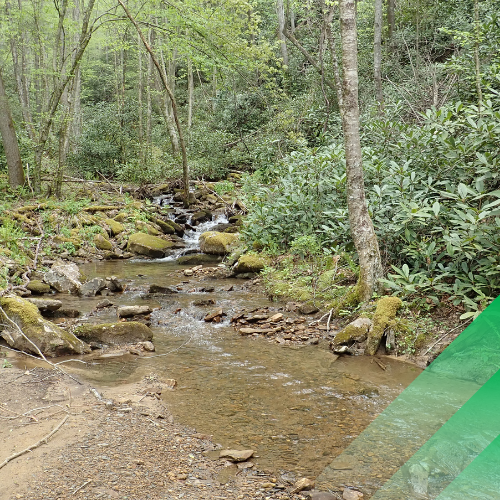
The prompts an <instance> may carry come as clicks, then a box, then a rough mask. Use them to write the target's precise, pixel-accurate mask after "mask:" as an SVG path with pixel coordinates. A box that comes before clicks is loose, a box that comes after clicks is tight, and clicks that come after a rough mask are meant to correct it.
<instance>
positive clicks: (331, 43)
mask: <svg viewBox="0 0 500 500" xmlns="http://www.w3.org/2000/svg"><path fill="white" fill-rule="evenodd" d="M321 9H322V11H323V23H324V27H325V33H326V39H327V41H328V48H329V49H330V59H331V61H332V68H333V82H334V84H335V93H336V95H337V103H338V106H339V109H340V112H342V109H343V107H344V106H343V100H342V82H341V81H340V71H339V61H338V58H337V44H336V43H335V37H334V35H333V31H332V22H333V16H334V14H335V10H334V9H335V6H334V5H331V6H330V7H329V9H327V8H326V4H325V0H321Z"/></svg>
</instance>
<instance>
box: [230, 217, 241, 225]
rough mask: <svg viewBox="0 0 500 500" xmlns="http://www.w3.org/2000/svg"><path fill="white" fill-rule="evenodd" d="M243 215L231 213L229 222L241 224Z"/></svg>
mask: <svg viewBox="0 0 500 500" xmlns="http://www.w3.org/2000/svg"><path fill="white" fill-rule="evenodd" d="M242 219H243V216H241V215H232V216H231V217H229V219H228V221H229V222H230V223H231V224H235V225H237V226H241V225H242V224H243V220H242Z"/></svg>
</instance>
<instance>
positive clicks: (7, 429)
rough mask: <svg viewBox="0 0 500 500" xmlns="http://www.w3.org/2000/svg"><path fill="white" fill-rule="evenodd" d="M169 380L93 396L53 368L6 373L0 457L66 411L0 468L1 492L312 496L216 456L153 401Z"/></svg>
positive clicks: (2, 372) (36, 495) (1, 373)
mask: <svg viewBox="0 0 500 500" xmlns="http://www.w3.org/2000/svg"><path fill="white" fill-rule="evenodd" d="M168 385H169V383H168V381H160V380H158V379H156V378H155V377H154V376H152V377H149V378H148V379H146V380H144V381H142V382H141V383H139V384H134V385H127V386H121V387H118V388H117V389H113V390H112V391H103V392H102V393H97V394H96V393H93V392H92V391H91V387H90V386H89V385H86V384H79V383H77V382H76V381H74V380H72V379H71V378H69V377H67V376H64V375H62V374H60V373H58V372H55V371H53V370H45V369H42V368H34V369H31V370H21V369H18V368H14V367H12V368H3V369H0V442H1V443H2V444H1V446H0V463H2V462H3V461H4V460H5V459H6V458H7V457H10V456H11V455H13V454H14V453H16V452H18V451H21V450H23V449H25V448H27V447H29V446H31V445H33V444H34V443H37V442H38V441H39V440H40V439H41V438H43V437H44V436H46V435H47V434H49V433H50V432H51V430H53V429H54V428H55V427H56V426H57V425H58V424H60V423H61V422H62V421H63V419H64V418H66V416H67V417H68V418H67V420H66V421H65V423H64V424H63V425H62V426H61V428H60V429H59V430H58V431H57V432H56V433H55V434H54V435H53V437H52V438H51V439H50V440H49V441H48V443H46V444H42V445H41V446H39V447H37V448H36V449H34V450H33V451H30V452H28V453H25V454H23V455H21V456H19V457H18V458H16V459H14V460H12V461H11V462H9V463H7V464H6V465H5V466H4V467H2V468H0V498H1V499H2V500H13V499H26V500H28V499H29V500H42V499H43V500H52V499H53V500H56V499H73V498H74V499H115V498H120V499H129V500H145V499H152V500H156V499H172V500H174V499H175V500H177V499H181V498H182V499H186V500H191V499H193V500H194V499H245V498H246V499H252V498H256V499H292V498H293V499H300V498H305V496H302V495H299V494H292V493H290V490H291V489H292V485H291V483H289V482H288V483H287V482H286V481H283V480H282V478H276V477H273V476H272V474H271V473H267V474H266V472H265V471H257V470H254V469H253V468H247V469H245V468H238V467H237V466H236V465H235V464H231V463H229V462H226V461H224V460H219V459H217V458H216V457H217V456H218V452H217V451H216V449H217V446H216V445H215V444H214V443H213V442H212V441H211V440H210V436H206V435H201V434H197V433H196V432H195V431H194V430H193V429H189V428H186V427H183V426H181V425H178V424H176V423H174V421H173V418H172V416H171V415H170V414H169V412H168V411H167V408H166V407H165V406H164V405H163V403H162V402H161V401H160V400H159V399H157V398H156V397H155V393H157V392H161V391H162V390H168ZM99 397H101V398H102V399H99ZM339 498H340V497H339Z"/></svg>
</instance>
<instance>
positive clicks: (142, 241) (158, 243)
mask: <svg viewBox="0 0 500 500" xmlns="http://www.w3.org/2000/svg"><path fill="white" fill-rule="evenodd" d="M173 246H174V244H173V243H172V242H171V241H166V240H164V239H162V238H158V237H157V236H151V235H149V234H145V233H135V234H132V235H131V236H130V238H129V239H128V244H127V250H128V251H129V252H134V253H138V254H140V255H146V256H148V257H152V258H154V259H161V258H162V257H165V255H166V254H167V252H168V251H169V249H171V248H172V247H173Z"/></svg>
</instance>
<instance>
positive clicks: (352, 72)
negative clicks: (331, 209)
mask: <svg viewBox="0 0 500 500" xmlns="http://www.w3.org/2000/svg"><path fill="white" fill-rule="evenodd" d="M340 33H341V37H342V69H343V79H342V90H343V102H344V111H343V113H342V128H343V131H344V144H345V158H346V175H347V208H348V211H349V224H350V226H351V234H352V237H353V240H354V245H355V246H356V251H357V253H358V257H359V280H358V284H357V295H358V298H359V300H361V301H366V300H369V299H370V298H371V296H372V294H373V292H374V291H375V290H377V289H378V286H379V285H378V281H379V279H380V278H381V277H382V274H383V270H382V263H381V258H380V250H379V247H378V241H377V236H376V234H375V230H374V228H373V223H372V220H371V218H370V214H369V213H368V206H367V201H366V196H365V186H364V178H363V164H362V157H361V141H360V135H359V103H358V55H357V50H358V48H357V29H356V5H355V2H354V0H340Z"/></svg>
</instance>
